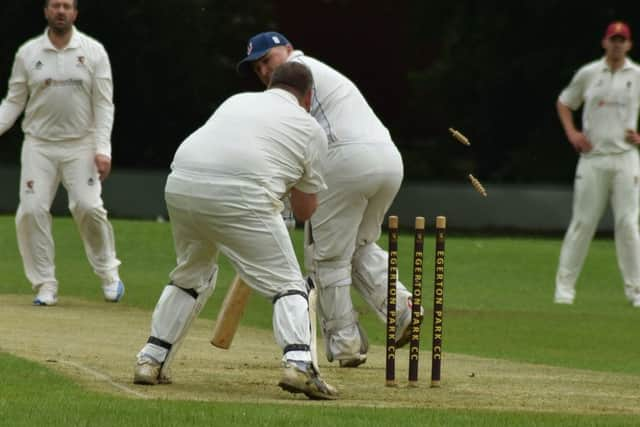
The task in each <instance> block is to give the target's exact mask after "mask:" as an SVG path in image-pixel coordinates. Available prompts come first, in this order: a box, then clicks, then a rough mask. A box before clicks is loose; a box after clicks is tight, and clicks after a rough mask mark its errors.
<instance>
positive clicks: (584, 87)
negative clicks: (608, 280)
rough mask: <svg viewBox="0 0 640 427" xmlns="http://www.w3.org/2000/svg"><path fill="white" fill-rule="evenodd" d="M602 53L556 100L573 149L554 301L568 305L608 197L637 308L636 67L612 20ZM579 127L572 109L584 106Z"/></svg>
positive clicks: (639, 171)
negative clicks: (571, 194)
mask: <svg viewBox="0 0 640 427" xmlns="http://www.w3.org/2000/svg"><path fill="white" fill-rule="evenodd" d="M602 47H603V48H604V50H605V56H604V58H602V59H599V60H597V61H594V62H591V63H589V64H587V65H585V66H583V67H582V68H580V69H579V70H578V72H577V73H576V74H575V75H574V77H573V79H572V80H571V83H569V86H567V87H566V88H565V89H564V90H563V91H562V93H561V94H560V97H559V98H558V101H557V104H556V106H557V109H558V115H559V118H560V121H561V123H562V126H563V128H564V130H565V133H566V135H567V139H568V140H569V142H570V143H571V145H572V146H573V147H574V148H575V150H576V151H577V152H578V153H579V154H580V158H579V160H578V166H577V168H576V173H575V182H574V197H573V214H572V218H571V223H570V224H569V228H568V229H567V233H566V235H565V237H564V241H563V243H562V250H561V252H560V261H559V265H558V272H557V274H556V288H555V295H554V301H555V303H557V304H572V303H573V300H574V298H575V294H576V290H575V288H576V281H577V279H578V275H579V274H580V270H581V269H582V266H583V264H584V260H585V258H586V256H587V251H588V250H589V244H590V243H591V239H592V238H593V235H594V233H595V231H596V227H597V226H598V222H599V221H600V218H601V217H602V214H603V213H604V210H605V208H606V206H607V204H608V203H609V202H610V203H611V206H612V208H613V216H614V221H615V222H614V227H615V245H616V252H617V255H618V266H619V268H620V272H621V273H622V279H623V281H624V292H625V296H626V297H627V299H628V300H629V301H630V302H631V304H632V305H633V306H634V307H640V233H639V232H638V213H639V209H640V205H639V203H640V193H639V191H640V183H639V180H640V158H639V157H638V144H640V135H638V132H637V131H636V129H637V127H638V109H639V106H640V67H638V65H636V64H635V63H633V62H632V61H631V60H630V59H629V58H627V56H626V55H627V52H629V50H630V49H631V30H630V29H629V26H628V25H627V24H625V23H624V22H619V21H616V22H612V23H611V24H610V25H609V26H608V27H607V30H606V32H605V35H604V37H603V39H602ZM583 104H584V106H583V111H582V130H581V131H579V130H577V129H576V126H575V124H574V121H573V113H572V110H577V109H578V108H579V107H580V106H581V105H583Z"/></svg>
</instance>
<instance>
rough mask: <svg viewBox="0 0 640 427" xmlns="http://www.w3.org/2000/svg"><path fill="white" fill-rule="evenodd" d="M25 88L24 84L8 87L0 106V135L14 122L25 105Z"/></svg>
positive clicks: (14, 84) (26, 94) (26, 95)
mask: <svg viewBox="0 0 640 427" xmlns="http://www.w3.org/2000/svg"><path fill="white" fill-rule="evenodd" d="M27 97H28V93H27V88H26V85H25V84H22V83H13V84H10V85H9V92H8V93H7V97H6V98H5V99H4V100H3V101H2V104H0V135H2V134H3V133H5V132H6V131H7V130H9V129H10V128H11V126H13V124H14V123H15V122H16V120H17V119H18V117H19V116H20V114H21V113H22V111H23V110H24V106H25V105H26V103H27Z"/></svg>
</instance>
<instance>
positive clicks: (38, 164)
mask: <svg viewBox="0 0 640 427" xmlns="http://www.w3.org/2000/svg"><path fill="white" fill-rule="evenodd" d="M77 13H78V11H77V9H76V1H74V0H48V1H46V2H45V8H44V15H45V18H46V19H47V22H48V24H49V25H48V27H47V29H46V30H45V31H44V34H42V35H40V36H39V37H36V38H34V39H31V40H29V41H27V42H26V43H25V44H23V45H22V46H21V47H20V49H18V52H17V53H16V56H15V61H14V64H13V69H12V71H11V77H10V78H9V91H8V93H7V96H6V98H5V99H4V101H3V102H2V105H0V135H1V134H3V133H4V132H5V131H7V130H8V129H9V128H10V127H11V126H12V125H13V124H14V122H15V121H16V120H17V118H18V116H20V114H21V113H22V111H24V113H25V114H24V119H23V121H22V130H23V132H24V143H23V144H22V154H21V158H20V160H21V166H22V168H21V171H20V205H19V206H18V211H17V213H16V228H17V234H18V247H19V249H20V255H22V261H23V263H24V270H25V274H26V276H27V279H28V280H29V281H30V282H31V286H32V288H33V290H34V291H35V292H36V296H35V299H34V300H33V304H34V305H40V306H49V305H55V304H56V303H57V302H58V280H57V278H56V274H55V265H54V255H55V253H54V243H53V236H52V232H51V227H52V222H51V213H50V212H49V210H50V208H51V204H52V203H53V198H54V196H55V194H56V191H57V190H58V187H59V185H60V183H62V185H63V186H64V187H65V189H66V190H67V194H68V196H69V210H70V211H71V214H72V215H73V219H74V221H75V223H76V225H77V226H78V231H79V232H80V237H81V238H82V243H83V244H84V249H85V252H86V255H87V258H88V260H89V263H90V264H91V267H92V268H93V271H94V272H95V273H96V275H97V276H98V277H99V278H100V280H101V282H102V290H103V293H104V298H105V300H107V301H110V302H117V301H119V300H120V299H121V298H122V296H123V294H124V284H123V283H122V281H121V280H120V277H119V274H118V267H119V265H120V261H119V260H118V259H117V258H116V249H115V239H114V235H113V229H112V228H111V224H110V223H109V221H108V219H107V211H106V210H105V208H104V205H103V202H102V196H101V194H102V181H103V180H104V179H106V178H107V176H109V172H110V170H111V128H112V126H113V112H114V107H113V102H112V94H113V82H112V79H111V65H110V64H109V57H108V56H107V52H106V51H105V49H104V47H103V46H102V45H101V44H100V43H99V42H97V41H96V40H94V39H92V38H90V37H89V36H87V35H85V34H83V33H81V32H80V31H78V30H77V29H76V28H75V26H74V25H73V23H74V22H75V19H76V17H77Z"/></svg>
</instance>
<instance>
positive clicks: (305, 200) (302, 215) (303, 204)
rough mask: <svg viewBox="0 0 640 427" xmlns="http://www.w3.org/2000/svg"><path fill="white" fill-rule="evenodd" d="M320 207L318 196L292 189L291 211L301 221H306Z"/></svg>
mask: <svg viewBox="0 0 640 427" xmlns="http://www.w3.org/2000/svg"><path fill="white" fill-rule="evenodd" d="M317 207H318V197H317V196H316V194H310V193H304V192H302V191H300V190H298V189H296V188H292V189H291V209H292V210H293V214H294V215H295V217H296V218H297V219H298V220H299V221H306V220H308V219H309V218H311V215H313V213H314V212H315V210H316V208H317Z"/></svg>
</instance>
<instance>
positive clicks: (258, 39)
mask: <svg viewBox="0 0 640 427" xmlns="http://www.w3.org/2000/svg"><path fill="white" fill-rule="evenodd" d="M288 44H290V43H289V40H287V38H286V37H285V36H283V35H282V34H280V33H276V32H275V31H266V32H264V33H260V34H256V35H255V36H253V37H251V38H250V39H249V43H247V56H246V57H245V58H244V59H243V60H242V61H240V62H238V65H237V66H236V69H237V70H238V73H239V74H241V75H243V76H244V75H247V74H249V72H250V71H251V70H250V67H251V63H252V62H253V61H256V60H258V59H260V58H262V57H263V56H265V55H266V54H267V52H268V51H269V49H271V48H272V47H275V46H286V45H288Z"/></svg>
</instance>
